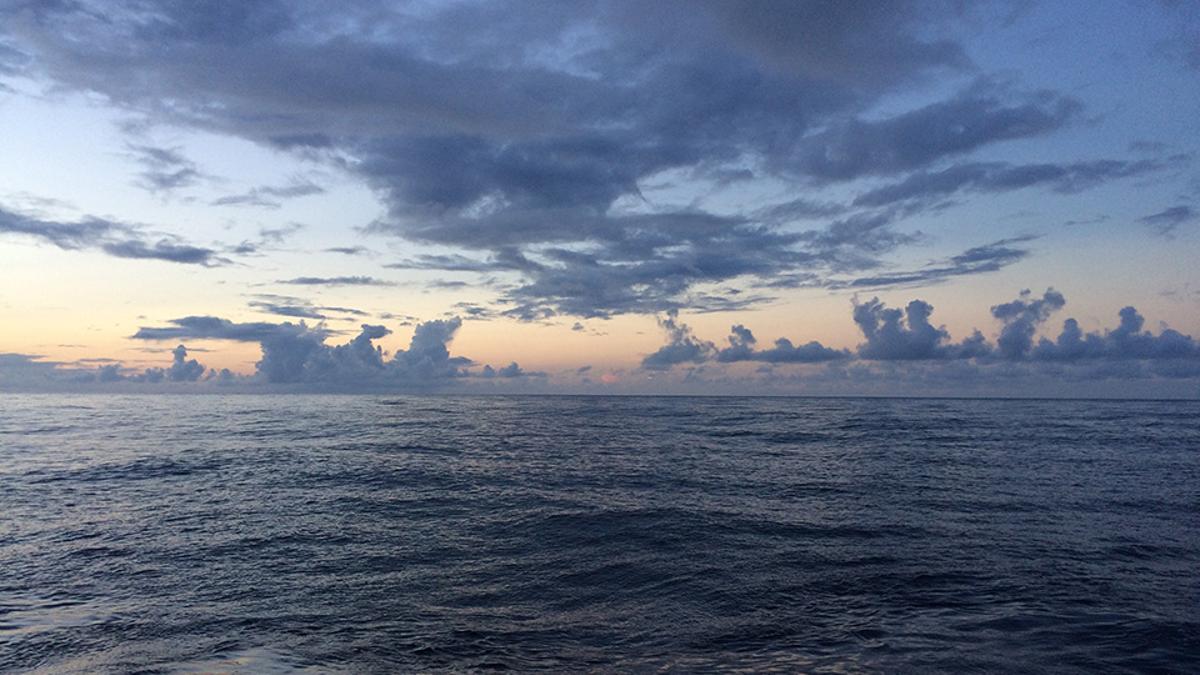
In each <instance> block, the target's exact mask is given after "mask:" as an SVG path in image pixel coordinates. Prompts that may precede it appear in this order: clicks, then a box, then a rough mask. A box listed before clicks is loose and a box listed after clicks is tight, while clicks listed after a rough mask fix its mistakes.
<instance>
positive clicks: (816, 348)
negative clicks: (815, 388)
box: [716, 324, 850, 363]
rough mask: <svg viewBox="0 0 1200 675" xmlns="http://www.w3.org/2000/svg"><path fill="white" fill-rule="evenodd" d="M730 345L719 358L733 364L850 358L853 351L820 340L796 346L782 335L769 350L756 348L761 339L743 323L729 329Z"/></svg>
mask: <svg viewBox="0 0 1200 675" xmlns="http://www.w3.org/2000/svg"><path fill="white" fill-rule="evenodd" d="M730 332H731V334H730V336H729V346H728V347H725V348H724V349H720V350H718V351H717V355H716V358H717V361H720V362H723V363H732V362H735V361H764V362H766V363H820V362H824V361H836V360H839V359H845V358H849V356H850V353H849V352H847V351H845V350H840V349H830V348H829V347H826V346H824V345H822V344H821V343H819V342H816V341H815V340H814V341H810V342H808V343H806V344H802V345H799V346H796V345H793V344H792V342H791V340H788V339H787V338H779V339H778V340H776V341H775V346H774V347H772V348H770V349H756V348H755V344H756V343H757V342H758V341H757V340H756V339H755V337H754V333H752V332H750V329H749V328H746V327H745V326H743V325H741V324H737V325H735V326H734V327H733V328H731V329H730Z"/></svg>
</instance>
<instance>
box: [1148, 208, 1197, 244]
mask: <svg viewBox="0 0 1200 675" xmlns="http://www.w3.org/2000/svg"><path fill="white" fill-rule="evenodd" d="M1198 218H1200V213H1197V212H1196V210H1195V209H1193V208H1192V207H1190V206H1188V205H1187V204H1179V205H1178V206H1172V207H1171V208H1169V209H1165V210H1163V211H1159V212H1158V213H1152V214H1150V215H1148V216H1145V217H1143V218H1138V222H1139V223H1141V224H1143V225H1146V226H1147V227H1150V228H1151V229H1152V230H1154V232H1155V234H1158V235H1160V236H1163V237H1170V236H1171V235H1173V234H1174V233H1175V230H1176V229H1178V228H1179V226H1180V225H1183V224H1185V223H1191V222H1195V221H1196V220H1197V219H1198Z"/></svg>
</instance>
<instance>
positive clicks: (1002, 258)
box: [825, 235, 1037, 288]
mask: <svg viewBox="0 0 1200 675" xmlns="http://www.w3.org/2000/svg"><path fill="white" fill-rule="evenodd" d="M1036 238H1037V237H1034V236H1032V235H1026V236H1021V237H1010V238H1008V239H1000V240H998V241H994V242H991V243H989V244H984V245H982V246H974V247H972V248H969V249H967V250H966V251H963V252H962V253H960V254H958V255H956V256H951V257H950V258H948V259H946V260H941V261H936V262H933V263H931V264H929V265H926V266H925V267H923V268H920V269H916V270H909V271H901V272H889V273H883V274H874V275H868V276H863V277H858V278H855V279H851V280H849V281H833V282H831V283H830V282H826V284H825V285H826V286H829V287H832V288H878V287H885V286H914V285H920V286H925V285H929V284H932V283H938V282H942V281H946V280H947V279H952V278H955V277H962V276H970V275H974V274H984V273H987V272H995V271H997V270H1000V269H1003V268H1004V267H1007V266H1009V265H1012V264H1014V263H1017V262H1020V261H1021V260H1024V259H1025V258H1026V257H1028V256H1029V249H1027V248H1024V247H1020V246H1017V244H1024V243H1026V242H1030V241H1033V240H1034V239H1036Z"/></svg>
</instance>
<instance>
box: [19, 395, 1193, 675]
mask: <svg viewBox="0 0 1200 675" xmlns="http://www.w3.org/2000/svg"><path fill="white" fill-rule="evenodd" d="M500 669H507V670H516V671H532V670H546V671H555V672H578V671H601V672H604V671H620V672H630V671H632V672H648V671H667V672H695V671H712V670H754V671H759V670H776V671H785V672H795V671H802V672H880V671H883V672H934V671H941V672H953V673H962V672H970V671H1023V672H1029V671H1035V670H1036V671H1051V672H1096V671H1105V672H1120V671H1133V672H1149V671H1160V672H1172V671H1173V672H1186V671H1192V672H1195V671H1197V669H1200V403H1198V402H1194V401H1193V402H1183V401H1176V402H1165V401H1160V402H1156V401H1061V400H932V399H903V400H901V399H819V398H807V399H806V398H682V397H680V398H675V397H551V396H543V397H537V396H531V397H486V396H478V397H471V396H461V397H459V396H302V395H279V396H250V395H231V396H215V395H213V396H202V395H195V396H189V395H177V396H159V397H153V396H118V395H99V396H91V395H67V396H53V395H28V396H22V395H0V671H5V672H8V671H15V672H21V671H34V672H55V673H57V672H87V673H93V672H141V673H154V672H296V671H312V672H351V673H367V672H412V671H424V672H430V671H433V672H439V671H483V670H500Z"/></svg>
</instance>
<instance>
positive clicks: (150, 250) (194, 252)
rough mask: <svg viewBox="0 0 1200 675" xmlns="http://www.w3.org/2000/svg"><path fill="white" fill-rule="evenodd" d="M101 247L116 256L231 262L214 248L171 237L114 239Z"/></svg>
mask: <svg viewBox="0 0 1200 675" xmlns="http://www.w3.org/2000/svg"><path fill="white" fill-rule="evenodd" d="M100 249H101V250H103V251H104V252H105V253H107V254H109V255H111V256H113V257H115V258H134V259H140V260H164V261H167V262H175V263H183V264H187V265H204V266H205V267H212V266H216V265H224V264H228V262H229V260H228V259H226V258H222V257H221V256H219V255H217V252H216V251H214V250H213V249H210V248H205V247H203V246H192V245H190V244H181V243H178V242H176V241H173V240H171V239H160V240H158V241H155V242H145V241H139V240H136V239H130V240H126V241H113V242H108V243H106V244H102V245H101V246H100Z"/></svg>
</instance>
